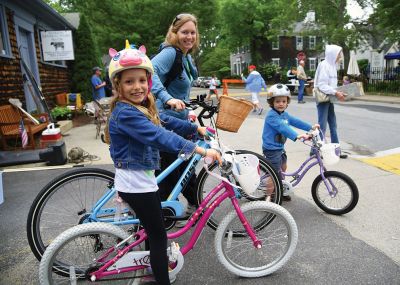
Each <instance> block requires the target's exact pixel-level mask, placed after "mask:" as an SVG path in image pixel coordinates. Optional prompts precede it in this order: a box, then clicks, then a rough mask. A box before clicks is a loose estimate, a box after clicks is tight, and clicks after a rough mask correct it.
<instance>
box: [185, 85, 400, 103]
mask: <svg viewBox="0 0 400 285" xmlns="http://www.w3.org/2000/svg"><path fill="white" fill-rule="evenodd" d="M194 89H195V90H194V91H193V92H192V94H196V95H197V94H201V93H205V92H208V89H201V88H194ZM218 91H220V92H221V94H222V89H218ZM260 95H261V97H263V96H267V92H266V91H263V92H261V93H260ZM228 96H232V97H238V96H239V97H240V96H250V93H249V92H247V91H246V90H244V89H243V88H238V89H234V88H231V89H228ZM292 96H296V94H295V95H292ZM306 98H312V96H310V95H306ZM352 100H354V101H367V102H380V103H388V104H400V96H397V97H395V96H384V95H372V94H368V95H364V96H360V97H353V98H352Z"/></svg>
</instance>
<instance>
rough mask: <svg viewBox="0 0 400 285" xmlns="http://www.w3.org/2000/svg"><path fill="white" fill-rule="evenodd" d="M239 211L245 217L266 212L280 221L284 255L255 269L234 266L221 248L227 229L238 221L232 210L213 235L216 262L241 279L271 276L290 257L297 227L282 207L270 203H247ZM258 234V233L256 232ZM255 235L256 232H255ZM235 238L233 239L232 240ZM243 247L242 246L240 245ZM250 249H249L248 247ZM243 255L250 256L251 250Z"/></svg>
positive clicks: (265, 245)
mask: <svg viewBox="0 0 400 285" xmlns="http://www.w3.org/2000/svg"><path fill="white" fill-rule="evenodd" d="M241 210H242V212H243V213H244V214H245V216H248V214H249V211H268V212H270V213H272V214H274V215H276V217H275V219H277V218H279V219H280V220H282V221H283V223H284V224H285V226H286V229H287V236H288V238H287V241H288V243H287V245H286V247H285V251H284V254H283V255H282V256H279V258H277V260H274V262H271V263H270V264H267V265H264V266H259V267H257V268H253V267H247V266H244V265H239V264H236V263H235V261H233V260H231V259H230V258H229V257H227V256H226V254H225V251H226V250H225V247H224V246H223V244H224V239H225V237H226V236H227V229H228V227H229V224H230V223H231V222H232V221H233V220H234V219H235V218H237V219H238V216H237V214H236V211H235V210H233V211H231V212H230V213H229V214H228V215H227V216H226V217H225V218H224V219H223V220H222V222H221V223H220V225H219V227H218V229H217V231H216V234H215V240H214V246H215V250H216V253H217V257H218V260H219V261H220V262H221V264H222V265H223V266H224V267H225V268H226V269H227V270H228V271H230V272H232V273H233V274H235V275H238V276H242V277H261V276H266V275H269V274H272V273H273V272H275V271H277V270H279V269H280V268H281V267H282V266H284V265H285V264H286V263H287V262H288V261H289V259H290V258H291V257H292V255H293V253H294V251H295V249H296V245H297V241H298V230H297V225H296V222H295V220H294V219H293V217H292V215H291V214H290V213H289V212H288V211H287V210H286V209H284V208H283V207H281V206H279V205H277V204H274V203H270V202H265V201H256V202H249V203H246V204H244V205H241ZM249 222H250V221H249ZM268 227H271V224H268V225H266V226H265V228H263V229H261V230H264V229H265V230H267V229H268ZM261 230H260V231H261ZM258 233H260V232H258ZM256 235H257V232H256ZM234 239H235V237H233V240H234ZM248 239H249V240H248V242H249V243H251V244H252V241H251V239H250V238H248ZM260 239H261V241H263V239H262V238H260ZM242 245H243V246H244V244H242ZM242 245H241V246H240V247H238V250H243V246H242ZM263 246H264V247H268V246H269V245H268V243H265V242H264V243H263ZM250 248H251V247H250ZM256 251H257V249H255V251H254V252H256ZM243 253H244V254H246V255H249V254H252V251H251V250H243ZM257 255H258V253H257Z"/></svg>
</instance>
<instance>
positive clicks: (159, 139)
mask: <svg viewBox="0 0 400 285" xmlns="http://www.w3.org/2000/svg"><path fill="white" fill-rule="evenodd" d="M160 119H161V121H162V125H163V126H164V127H165V128H166V129H168V130H174V131H175V132H176V133H177V134H176V133H174V132H172V131H168V130H166V129H164V127H163V126H157V125H155V124H153V123H152V122H151V121H150V120H149V119H148V118H147V117H146V116H145V115H144V114H143V113H142V112H141V111H139V110H138V109H137V108H136V107H134V106H132V105H130V104H127V103H123V102H117V104H116V107H115V108H114V110H113V112H112V114H111V116H110V118H109V130H110V138H111V144H110V154H111V158H112V159H113V161H114V166H115V167H116V168H122V169H130V170H153V169H159V162H160V155H159V150H161V151H164V152H171V153H176V154H177V155H178V154H179V153H184V154H191V153H193V152H194V150H195V148H196V144H195V143H193V142H191V141H188V140H185V139H184V138H182V137H180V136H179V135H182V136H187V135H190V134H194V133H196V131H197V126H196V125H195V124H192V123H189V122H188V121H183V120H180V119H177V118H174V117H171V116H167V115H165V114H164V115H162V114H160ZM178 134H179V135H178Z"/></svg>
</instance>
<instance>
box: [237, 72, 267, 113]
mask: <svg viewBox="0 0 400 285" xmlns="http://www.w3.org/2000/svg"><path fill="white" fill-rule="evenodd" d="M242 80H243V81H244V82H245V83H246V90H247V91H250V92H251V101H252V103H253V105H254V109H253V112H257V114H258V115H261V114H262V112H263V110H264V108H263V107H262V106H261V105H260V100H259V99H258V95H259V93H260V92H261V90H262V88H264V90H267V85H266V84H265V80H264V78H262V76H261V74H260V73H259V72H258V71H257V70H256V66H255V65H249V76H248V77H247V78H245V77H244V76H243V74H242Z"/></svg>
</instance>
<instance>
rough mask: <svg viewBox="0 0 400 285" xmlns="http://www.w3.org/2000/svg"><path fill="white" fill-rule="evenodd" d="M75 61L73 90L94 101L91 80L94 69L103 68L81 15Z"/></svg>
mask: <svg viewBox="0 0 400 285" xmlns="http://www.w3.org/2000/svg"><path fill="white" fill-rule="evenodd" d="M74 38H75V61H74V63H73V68H72V83H71V85H72V86H71V87H72V90H73V91H75V92H80V93H81V96H82V97H83V99H84V100H85V101H86V102H88V101H92V86H91V83H90V78H91V76H92V75H93V73H92V68H93V67H95V66H101V64H100V56H99V53H98V50H97V46H96V44H95V42H94V39H93V35H92V31H91V29H90V26H89V24H88V21H87V19H86V16H85V15H81V17H80V23H79V28H78V30H77V31H76V33H75V35H74Z"/></svg>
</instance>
